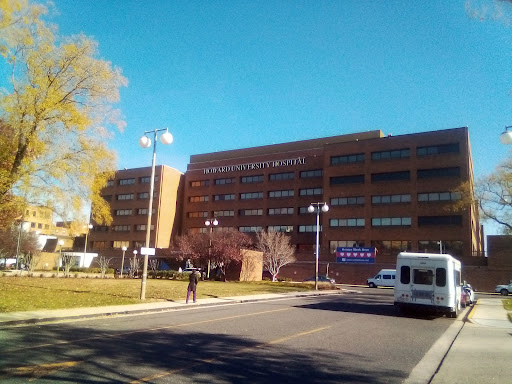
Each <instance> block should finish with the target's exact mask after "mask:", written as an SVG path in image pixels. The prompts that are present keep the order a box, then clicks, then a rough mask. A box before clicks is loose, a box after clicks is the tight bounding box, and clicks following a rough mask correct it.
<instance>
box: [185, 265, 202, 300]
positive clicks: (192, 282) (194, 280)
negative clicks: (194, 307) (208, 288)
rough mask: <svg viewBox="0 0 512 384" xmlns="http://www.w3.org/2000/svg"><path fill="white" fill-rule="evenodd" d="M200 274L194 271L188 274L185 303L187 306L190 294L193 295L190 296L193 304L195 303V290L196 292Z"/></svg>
mask: <svg viewBox="0 0 512 384" xmlns="http://www.w3.org/2000/svg"><path fill="white" fill-rule="evenodd" d="M200 276H201V275H200V274H199V272H198V271H197V270H196V269H194V270H193V271H192V273H191V274H190V276H189V277H188V290H187V301H186V303H187V304H188V299H189V298H190V292H192V293H193V296H192V299H193V300H194V303H195V302H196V290H197V284H198V283H199V278H200Z"/></svg>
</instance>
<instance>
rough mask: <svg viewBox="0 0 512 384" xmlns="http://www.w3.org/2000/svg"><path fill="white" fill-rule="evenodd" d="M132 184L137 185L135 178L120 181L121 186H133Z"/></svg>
mask: <svg viewBox="0 0 512 384" xmlns="http://www.w3.org/2000/svg"><path fill="white" fill-rule="evenodd" d="M132 184H135V179H134V178H130V179H121V180H119V185H132Z"/></svg>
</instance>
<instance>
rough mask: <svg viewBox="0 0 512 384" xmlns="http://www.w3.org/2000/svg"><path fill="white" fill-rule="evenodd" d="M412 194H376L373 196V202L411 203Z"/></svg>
mask: <svg viewBox="0 0 512 384" xmlns="http://www.w3.org/2000/svg"><path fill="white" fill-rule="evenodd" d="M410 202H411V195H410V194H403V195H375V196H372V204H399V203H410Z"/></svg>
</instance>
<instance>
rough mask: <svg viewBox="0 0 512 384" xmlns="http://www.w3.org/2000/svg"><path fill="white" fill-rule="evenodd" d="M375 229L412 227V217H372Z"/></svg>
mask: <svg viewBox="0 0 512 384" xmlns="http://www.w3.org/2000/svg"><path fill="white" fill-rule="evenodd" d="M372 226H373V227H410V226H411V218H410V217H372Z"/></svg>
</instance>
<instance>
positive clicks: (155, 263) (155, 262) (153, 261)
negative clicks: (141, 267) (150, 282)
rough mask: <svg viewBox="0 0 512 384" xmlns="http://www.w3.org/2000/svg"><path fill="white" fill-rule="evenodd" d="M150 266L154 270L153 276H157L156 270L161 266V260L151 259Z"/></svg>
mask: <svg viewBox="0 0 512 384" xmlns="http://www.w3.org/2000/svg"><path fill="white" fill-rule="evenodd" d="M149 268H150V269H151V271H152V272H153V277H156V272H157V271H158V269H159V268H160V261H158V260H157V259H151V260H149Z"/></svg>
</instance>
